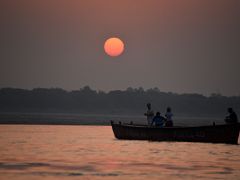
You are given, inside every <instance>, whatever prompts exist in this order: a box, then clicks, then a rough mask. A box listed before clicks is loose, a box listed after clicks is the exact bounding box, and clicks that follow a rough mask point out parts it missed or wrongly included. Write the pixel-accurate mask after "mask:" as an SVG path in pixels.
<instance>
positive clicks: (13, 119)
mask: <svg viewBox="0 0 240 180" xmlns="http://www.w3.org/2000/svg"><path fill="white" fill-rule="evenodd" d="M110 121H114V122H119V121H121V122H123V123H130V122H133V123H134V124H146V117H145V116H143V115H116V114H114V115H111V114H106V115H104V114H75V113H72V114H71V113H66V114H65V113H39V112H38V113H20V112H0V124H9V125H14V124H15V125H93V126H94V125H97V126H109V125H110ZM213 122H215V123H217V124H222V123H224V121H223V118H220V117H200V116H199V117H193V116H178V117H176V116H175V117H174V123H175V124H176V125H183V126H195V125H210V124H212V123H213Z"/></svg>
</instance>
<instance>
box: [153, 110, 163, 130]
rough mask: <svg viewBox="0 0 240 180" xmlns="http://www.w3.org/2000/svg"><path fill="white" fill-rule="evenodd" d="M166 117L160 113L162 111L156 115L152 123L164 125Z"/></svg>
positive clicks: (159, 125)
mask: <svg viewBox="0 0 240 180" xmlns="http://www.w3.org/2000/svg"><path fill="white" fill-rule="evenodd" d="M164 122H165V118H164V117H162V116H161V115H160V112H157V113H156V116H155V117H154V118H153V120H152V123H151V125H153V123H155V126H158V127H163V125H164Z"/></svg>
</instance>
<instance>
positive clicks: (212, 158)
mask: <svg viewBox="0 0 240 180" xmlns="http://www.w3.org/2000/svg"><path fill="white" fill-rule="evenodd" d="M43 178H44V179H51V180H53V179H147V178H149V179H151V180H152V179H183V178H184V179H196V178H197V179H240V146H239V145H224V144H203V143H169V142H148V141H126V140H125V141H122V140H116V139H115V138H114V136H113V133H112V130H111V127H109V126H47V125H45V126H40V125H35V126H31V125H28V126H26V125H0V179H14V180H19V179H21V180H28V179H37V180H38V179H43Z"/></svg>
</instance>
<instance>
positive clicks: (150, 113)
mask: <svg viewBox="0 0 240 180" xmlns="http://www.w3.org/2000/svg"><path fill="white" fill-rule="evenodd" d="M144 115H145V116H147V123H148V126H151V124H152V120H153V117H154V112H153V110H152V109H151V104H150V103H148V104H147V112H146V113H144Z"/></svg>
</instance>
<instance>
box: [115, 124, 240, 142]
mask: <svg viewBox="0 0 240 180" xmlns="http://www.w3.org/2000/svg"><path fill="white" fill-rule="evenodd" d="M111 125H112V129H113V133H114V135H115V137H116V138H117V139H128V140H149V141H185V142H204V143H226V144H238V136H239V130H240V124H239V123H237V124H224V125H215V124H213V125H211V126H199V127H163V128H162V127H154V126H144V125H133V124H132V123H131V124H122V123H121V122H119V123H118V124H117V123H114V122H113V121H111Z"/></svg>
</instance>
